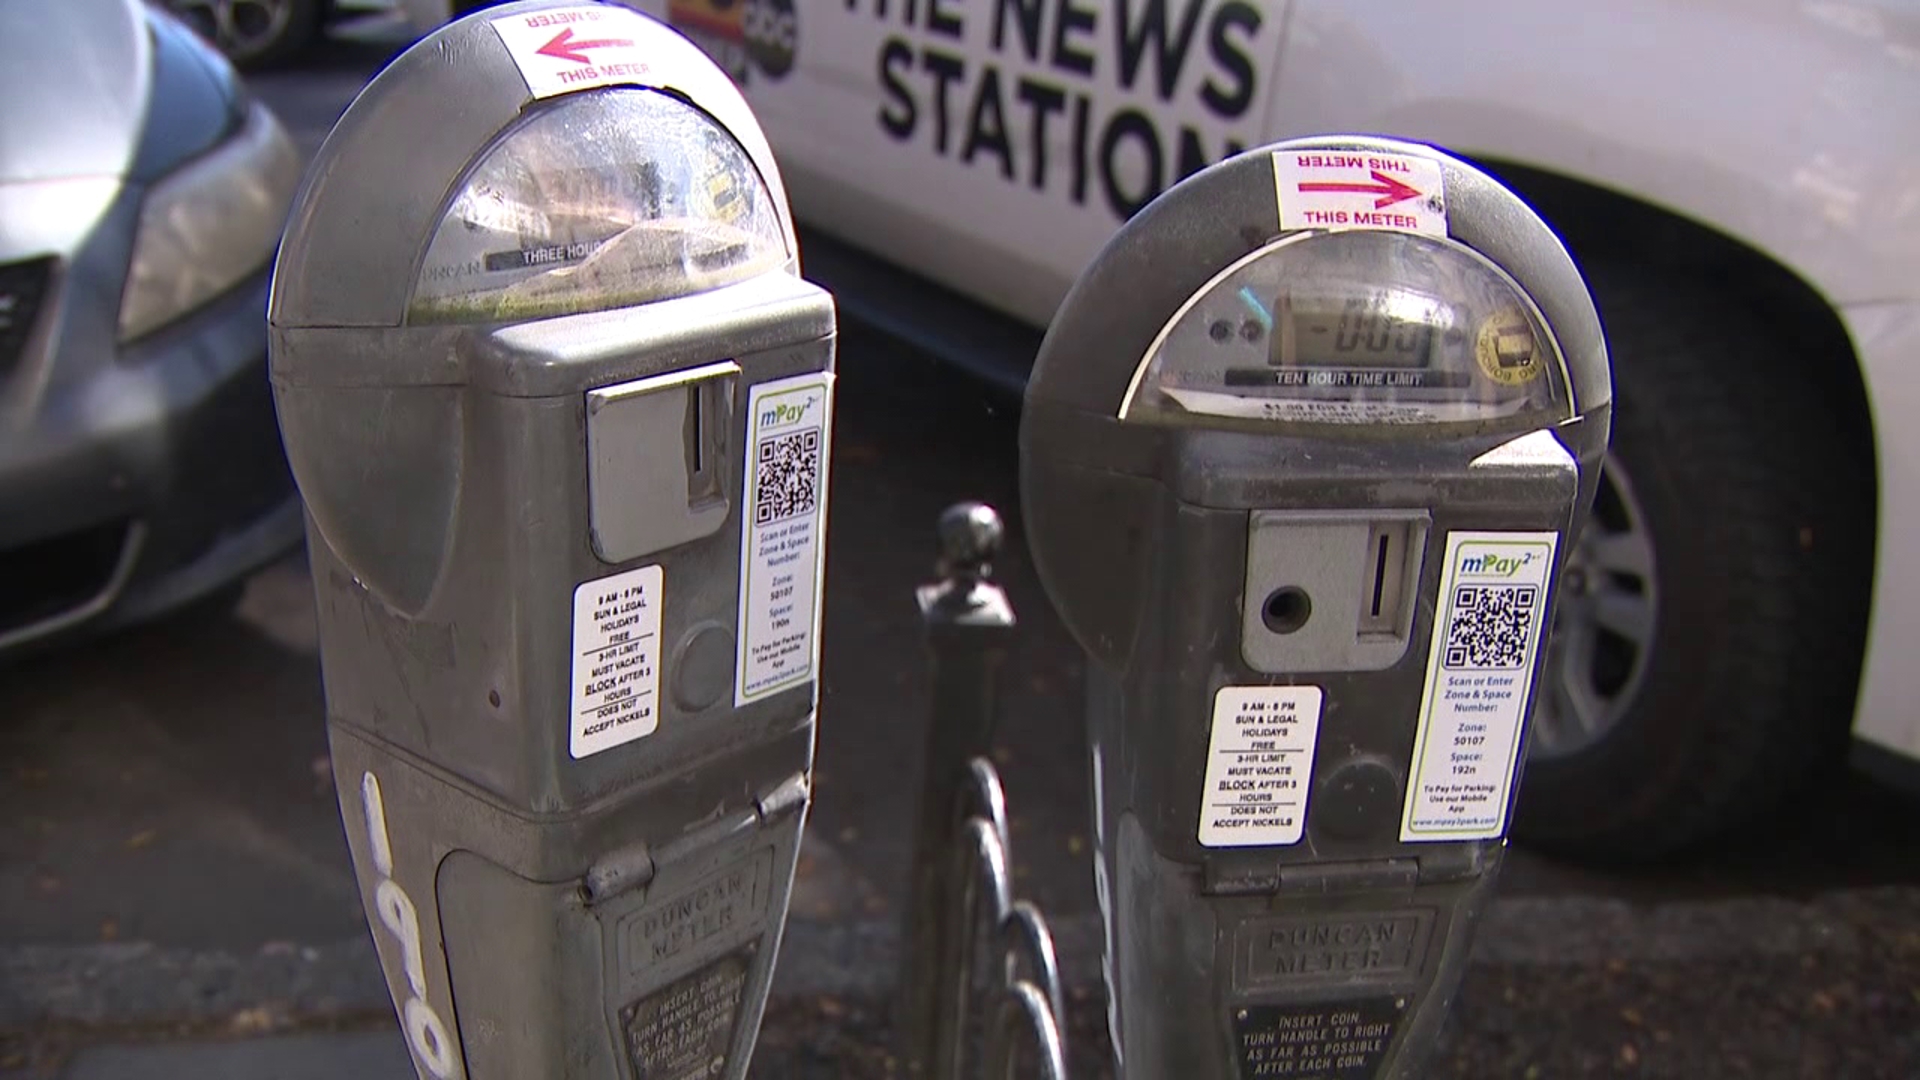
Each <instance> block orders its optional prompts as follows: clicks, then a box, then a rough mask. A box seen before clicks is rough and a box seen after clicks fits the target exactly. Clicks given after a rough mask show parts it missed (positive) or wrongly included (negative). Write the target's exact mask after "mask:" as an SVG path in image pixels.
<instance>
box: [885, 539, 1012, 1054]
mask: <svg viewBox="0 0 1920 1080" xmlns="http://www.w3.org/2000/svg"><path fill="white" fill-rule="evenodd" d="M1003 536H1004V530H1003V528H1002V526H1001V524H1000V516H999V515H998V514H997V513H995V512H994V510H993V508H992V507H990V506H987V505H985V504H983V503H961V504H959V505H957V506H953V507H950V508H949V509H948V510H947V511H946V512H945V513H943V514H942V515H941V516H940V525H939V537H940V562H939V565H938V570H939V573H940V575H941V578H942V580H941V581H939V582H938V583H936V584H933V585H926V586H922V587H921V588H920V589H919V590H917V593H916V599H917V600H918V601H919V604H920V617H921V621H922V624H923V625H924V627H925V629H926V635H927V647H928V652H929V654H930V662H931V670H932V685H931V687H930V692H931V695H932V710H931V712H932V723H931V725H930V726H929V728H928V731H927V742H926V753H925V759H924V764H923V765H922V770H921V788H920V812H919V820H918V824H917V826H916V828H915V832H914V855H913V878H912V883H911V894H910V901H909V904H908V908H907V915H906V922H907V932H906V938H905V940H906V943H907V948H908V950H909V951H908V955H907V958H906V964H905V967H904V976H905V984H904V985H903V987H902V993H901V1001H902V1002H903V1003H904V1005H905V1009H906V1015H905V1017H904V1022H903V1023H902V1024H901V1030H902V1033H903V1036H904V1041H903V1054H902V1056H903V1058H904V1059H905V1063H906V1068H907V1075H909V1076H926V1077H942V1078H947V1077H957V1076H958V1075H959V1072H958V1070H959V1069H960V1066H961V1061H962V1057H963V1054H964V1050H965V1036H966V1032H965V1017H966V1012H967V997H968V989H969V986H968V982H967V973H968V970H969V968H970V967H971V963H970V959H971V958H970V957H969V956H968V955H967V953H966V952H965V950H966V948H967V945H968V942H969V940H970V939H971V934H969V933H967V930H968V929H969V928H970V927H971V924H972V921H973V919H974V918H975V912H974V911H973V910H972V909H971V905H970V904H969V903H968V900H969V898H970V897H972V896H973V895H974V894H975V886H974V883H973V878H974V870H973V866H972V861H971V860H963V859H958V858H955V857H954V854H953V848H954V842H955V839H956V830H957V829H958V828H959V826H960V824H961V822H962V820H963V815H968V814H970V813H972V807H971V806H970V803H971V802H972V801H973V798H974V797H973V796H972V795H971V794H970V792H971V791H972V789H973V787H974V785H973V783H972V781H971V774H970V769H971V763H972V762H973V761H974V760H975V759H976V758H984V757H985V756H986V755H987V754H988V753H989V752H990V750H991V746H992V741H993V729H994V718H995V706H996V703H997V700H998V696H999V675H1000V668H1001V665H1002V662H1003V661H1004V660H1005V659H1006V655H1007V646H1008V643H1009V642H1010V640H1011V639H1012V636H1013V628H1014V615H1013V608H1012V607H1011V606H1010V605H1009V604H1008V603H1007V596H1006V592H1005V591H1004V590H1002V589H1001V588H1000V587H999V586H998V585H995V584H993V583H992V581H990V580H989V577H990V575H991V573H992V567H991V562H992V560H993V558H994V556H995V555H997V554H998V553H999V550H1000V543H1001V540H1002V538H1003ZM994 788H995V790H996V791H997V789H998V784H997V783H996V784H995V785H994Z"/></svg>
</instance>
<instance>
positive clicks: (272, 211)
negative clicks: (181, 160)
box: [120, 104, 302, 343]
mask: <svg viewBox="0 0 1920 1080" xmlns="http://www.w3.org/2000/svg"><path fill="white" fill-rule="evenodd" d="M301 167H302V166H301V162H300V155H299V152H298V151H296V150H295V149H294V147H293V143H292V142H291V141H290V140H288V138H287V134H286V132H285V131H284V130H282V129H281V127H280V122H279V121H277V120H275V119H274V118H273V114H272V113H270V112H268V111H267V109H266V108H265V107H264V106H262V105H259V104H255V105H253V106H252V107H251V108H250V109H249V110H248V112H247V119H246V122H245V123H244V124H242V125H241V127H240V130H239V131H238V132H237V133H236V134H234V136H233V137H232V138H230V139H228V140H227V141H226V142H223V143H221V144H220V145H219V146H216V147H214V148H213V149H212V150H210V151H208V152H207V153H205V154H202V155H201V156H200V157H197V158H195V159H193V160H192V161H189V162H187V163H186V164H185V165H183V166H181V167H180V168H178V169H176V170H174V171H173V172H171V173H169V174H168V175H167V176H165V177H164V178H162V179H161V180H159V181H157V182H156V183H155V184H154V185H153V186H152V187H150V188H149V189H147V194H146V198H145V200H144V201H143V202H142V203H141V206H140V228H139V231H138V232H137V233H136V234H135V235H134V239H133V258H132V261H131V265H129V266H128V268H127V285H126V290H125V291H124V292H123V293H122V294H121V297H120V340H121V342H122V343H125V342H128V341H132V340H133V339H135V338H138V337H142V336H144V335H146V334H148V333H151V332H152V331H154V330H156V329H158V328H160V327H161V326H164V325H166V324H167V323H170V322H172V321H173V320H175V319H177V318H179V317H180V316H182V315H185V314H187V313H188V312H190V311H192V310H194V309H195V308H198V307H199V306H200V305H202V304H204V303H206V302H207V301H209V300H211V299H213V298H214V297H216V296H219V295H220V294H221V293H223V292H225V291H227V290H228V289H231V288H232V287H233V286H235V285H237V284H239V283H240V282H241V281H244V280H245V279H246V278H247V277H248V276H249V275H251V274H253V273H255V272H256V271H258V270H259V269H260V268H261V267H263V266H265V265H266V264H267V263H268V261H269V260H271V259H272V258H273V252H274V248H275V247H276V246H278V244H279V243H280V231H281V229H282V228H283V227H284V226H285V224H286V217H287V208H288V206H289V205H291V204H292V202H293V191H294V188H295V187H297V186H298V185H299V183H300V172H301Z"/></svg>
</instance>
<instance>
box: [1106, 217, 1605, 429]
mask: <svg viewBox="0 0 1920 1080" xmlns="http://www.w3.org/2000/svg"><path fill="white" fill-rule="evenodd" d="M1120 415H1121V417H1122V418H1123V419H1132V420H1144V421H1148V422H1161V423H1178V424H1195V423H1203V424H1204V423H1210V422H1211V423H1216V424H1223V426H1242V425H1243V424H1246V423H1248V422H1253V423H1260V424H1271V423H1283V424H1401V425H1405V424H1482V425H1491V426H1501V427H1504V426H1506V425H1507V424H1508V423H1513V424H1516V425H1517V424H1520V423H1522V422H1523V421H1524V422H1526V423H1535V424H1540V423H1554V422H1558V421H1560V420H1565V419H1567V418H1568V417H1570V416H1571V415H1572V405H1571V401H1570V400H1569V396H1568V392H1567V381H1566V372H1565V368H1564V364H1563V363H1562V361H1561V358H1560V355H1559V352H1558V349H1557V348H1556V346H1555V345H1554V343H1553V340H1552V338H1551V336H1550V335H1548V333H1547V332H1546V330H1545V328H1544V327H1543V326H1542V325H1541V322H1540V319H1539V316H1538V315H1537V314H1536V313H1535V311H1534V307H1533V305H1532V304H1531V303H1530V302H1529V301H1528V300H1527V299H1526V298H1525V297H1523V296H1522V295H1521V293H1520V292H1519V291H1518V289H1516V288H1515V286H1514V285H1513V284H1512V283H1511V281H1510V280H1509V279H1508V278H1507V276H1506V275H1505V274H1503V273H1502V272H1500V271H1499V270H1498V269H1496V268H1495V267H1494V266H1493V264H1491V263H1489V262H1487V261H1486V260H1485V259H1484V258H1482V257H1481V256H1479V255H1477V254H1475V253H1474V252H1472V251H1470V250H1468V249H1467V248H1464V247H1462V246H1460V245H1459V244H1457V243H1455V242H1453V241H1450V240H1441V239H1434V238H1430V237H1426V236H1419V235H1415V234H1412V233H1398V232H1362V231H1351V232H1334V233H1315V234H1310V235H1306V236H1300V237H1292V238H1288V239H1285V240H1281V241H1278V242H1276V243H1275V244H1273V245H1271V246H1269V247H1266V248H1263V249H1261V250H1260V251H1258V252H1255V253H1254V254H1252V255H1249V256H1248V257H1247V258H1246V259H1244V260H1242V261H1241V262H1240V263H1238V264H1236V265H1234V266H1232V267H1230V268H1228V269H1227V270H1226V271H1225V272H1224V273H1222V274H1221V275H1220V276H1219V277H1217V278H1216V279H1214V281H1213V282H1212V283H1211V284H1209V285H1208V286H1207V287H1206V288H1205V289H1203V290H1201V291H1200V292H1199V293H1198V294H1197V295H1196V296H1195V297H1194V298H1193V299H1192V300H1191V301H1189V302H1188V304H1187V306H1186V307H1185V308H1183V309H1182V310H1181V311H1180V313H1179V314H1177V315H1176V316H1175V317H1174V319H1173V321H1172V322H1171V323H1170V324H1169V325H1168V326H1167V328H1166V329H1165V330H1163V331H1162V332H1161V334H1160V337H1159V339H1158V340H1157V341H1156V342H1155V344H1154V347H1153V348H1152V349H1151V350H1150V351H1149V353H1148V355H1147V358H1146V360H1145V361H1144V363H1143V364H1142V365H1141V368H1140V370H1139V371H1138V372H1137V373H1136V374H1135V376H1134V385H1133V386H1132V388H1131V389H1130V390H1129V392H1128V395H1127V400H1126V403H1125V404H1124V405H1123V406H1122V407H1121V411H1120Z"/></svg>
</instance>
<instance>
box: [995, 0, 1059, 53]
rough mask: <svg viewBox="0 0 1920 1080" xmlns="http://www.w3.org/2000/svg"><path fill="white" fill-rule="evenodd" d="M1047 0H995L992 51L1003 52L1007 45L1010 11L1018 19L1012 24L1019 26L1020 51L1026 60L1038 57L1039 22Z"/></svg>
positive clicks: (1044, 11)
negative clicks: (1008, 15) (1008, 14)
mask: <svg viewBox="0 0 1920 1080" xmlns="http://www.w3.org/2000/svg"><path fill="white" fill-rule="evenodd" d="M1046 2H1047V0H995V3H994V5H993V51H994V52H997V53H1003V52H1005V51H1006V48H1007V45H1006V42H1007V13H1008V12H1009V11H1011V12H1012V13H1013V15H1014V17H1015V18H1017V19H1018V20H1019V21H1018V22H1016V23H1015V24H1014V25H1015V26H1017V27H1019V28H1020V51H1021V52H1022V53H1024V54H1025V55H1026V57H1027V59H1028V60H1031V61H1036V62H1037V61H1038V60H1039V59H1040V23H1041V16H1042V15H1044V14H1045V13H1046Z"/></svg>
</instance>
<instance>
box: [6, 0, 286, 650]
mask: <svg viewBox="0 0 1920 1080" xmlns="http://www.w3.org/2000/svg"><path fill="white" fill-rule="evenodd" d="M0 100H4V101H5V102H6V103H7V105H6V107H5V108H4V109H0V652H4V651H9V650H14V649H17V648H19V647H20V646H23V645H25V644H27V643H30V642H36V641H44V640H48V639H51V638H53V637H55V636H58V635H61V634H64V633H69V632H75V631H79V630H82V629H86V628H103V627H107V626H113V625H122V624H126V623H129V622H132V621H135V620H138V619H141V618H144V617H147V616H151V615H155V614H158V613H159V612H162V611H165V610H168V609H171V608H175V607H178V606H180V605H182V604H185V603H188V602H189V601H193V600H195V599H198V598H201V597H203V596H206V595H208V594H215V593H219V592H221V591H222V590H223V588H226V587H228V586H231V585H232V584H234V583H235V582H237V581H239V580H240V579H241V578H242V576H243V575H245V574H247V573H248V572H249V571H251V570H253V569H254V568H256V567H258V566H260V565H261V564H262V563H264V562H266V561H268V560H270V559H272V558H274V557H276V556H278V555H279V554H281V553H283V552H285V551H286V550H288V549H289V548H290V547H292V546H293V545H294V544H295V543H297V541H298V538H299V536H300V527H301V522H300V509H299V503H298V500H297V498H296V496H295V495H294V492H293V488H292V483H291V480H290V478H289V474H288V472H287V468H286V463H285V460H284V458H283V457H282V455H281V450H280V442H279V437H278V433H277V430H276V427H275V424H274V416H273V408H272V403H271V398H270V395H269V393H268V388H267V377H266V363H265V353H266V325H265V311H266V296H267V271H268V266H269V263H270V261H271V258H272V255H273V252H274V248H275V245H276V244H277V243H278V241H279V234H280V228H281V224H282V222H283V220H284V218H285V216H286V211H287V207H288V205H289V203H290V201H291V199H292V193H293V189H294V187H295V185H296V184H297V183H298V181H299V177H300V170H301V162H300V160H299V157H298V154H297V153H296V151H295V150H294V149H293V147H292V145H291V144H290V143H289V141H288V139H287V137H286V134H285V132H284V131H282V129H281V127H280V124H279V122H278V121H276V120H275V119H274V117H273V115H272V114H271V113H269V112H268V111H267V110H266V109H265V108H264V107H263V106H261V105H259V104H257V103H255V102H253V101H252V100H251V99H250V98H249V96H248V95H247V92H246V90H245V89H244V88H243V87H242V85H241V84H240V82H239V81H238V79H237V78H236V76H235V75H234V72H233V69H232V68H231V67H230V66H229V65H228V63H227V62H226V60H225V59H223V58H222V57H221V56H220V55H219V54H218V53H216V52H214V51H213V50H212V49H211V48H209V47H207V46H206V45H205V44H203V43H202V42H201V41H200V40H199V39H198V38H197V37H195V36H194V35H193V33H192V32H191V31H189V30H188V29H187V28H186V27H185V26H183V25H182V24H180V23H179V22H177V21H175V20H174V19H173V18H172V17H171V16H168V15H166V14H164V13H162V12H159V11H156V10H153V9H150V8H149V7H147V6H146V5H144V4H141V3H139V2H138V0H62V2H61V3H58V4H29V3H7V4H0Z"/></svg>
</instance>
